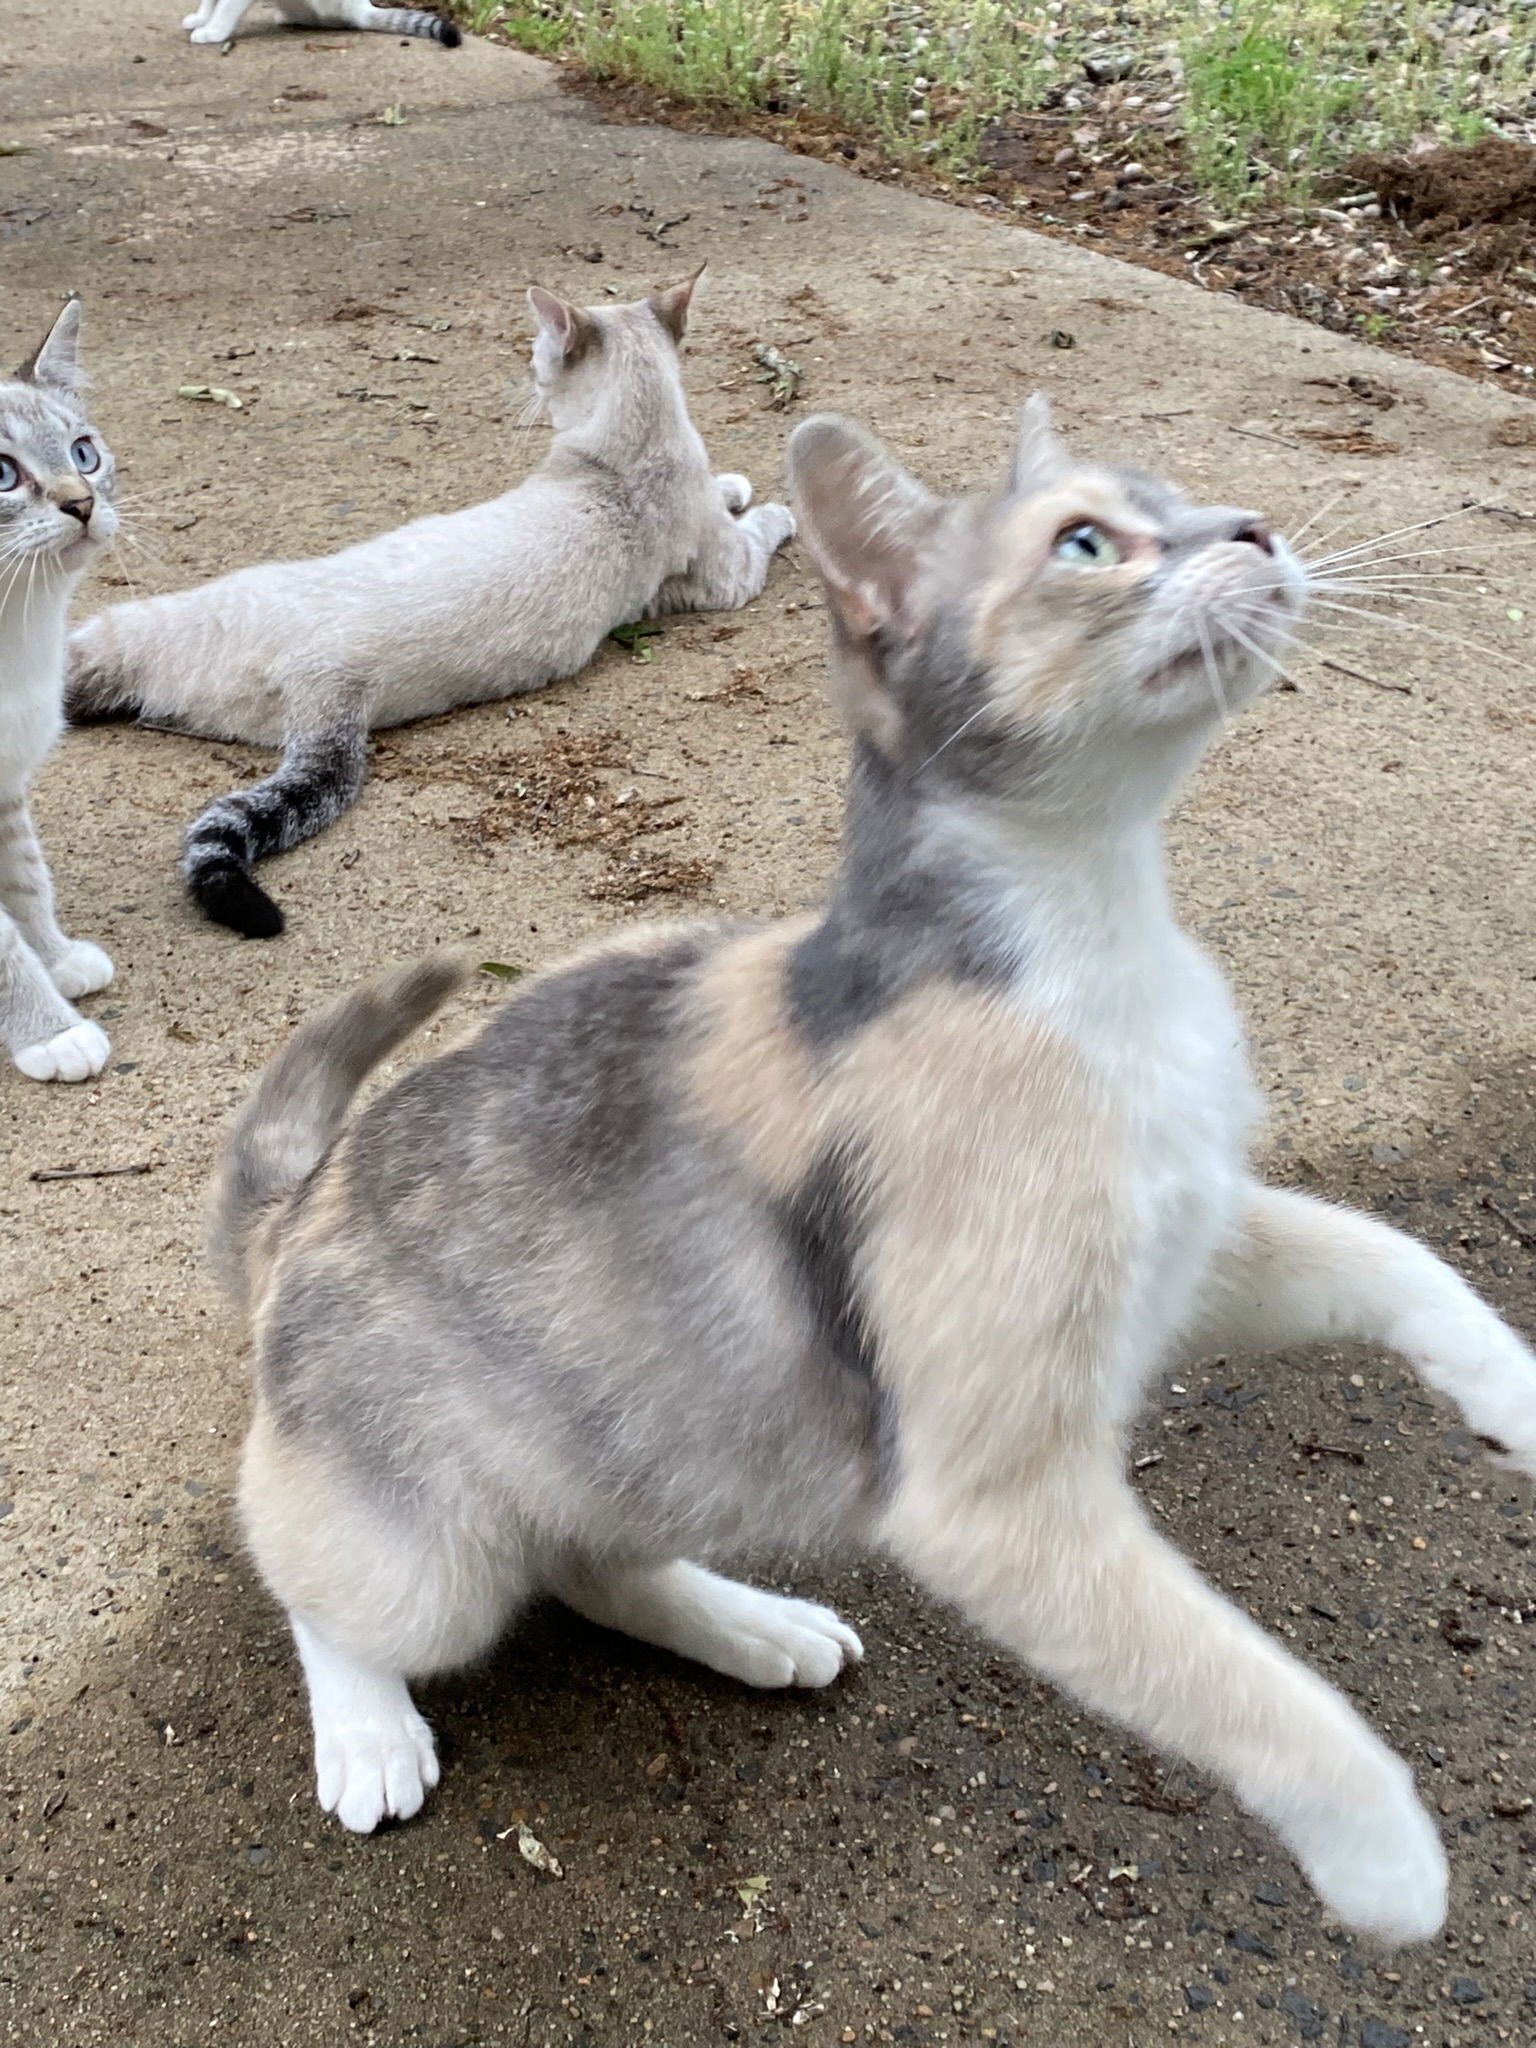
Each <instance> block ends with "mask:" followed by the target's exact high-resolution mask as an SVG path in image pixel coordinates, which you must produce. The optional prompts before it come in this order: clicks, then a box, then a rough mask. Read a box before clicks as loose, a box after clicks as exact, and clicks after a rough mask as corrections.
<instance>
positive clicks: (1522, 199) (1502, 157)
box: [1350, 135, 1536, 234]
mask: <svg viewBox="0 0 1536 2048" xmlns="http://www.w3.org/2000/svg"><path fill="white" fill-rule="evenodd" d="M1350 172H1351V175H1352V176H1353V177H1354V178H1355V179H1356V180H1357V181H1358V182H1359V183H1360V184H1362V185H1369V186H1370V188H1371V190H1372V191H1373V192H1374V193H1375V194H1376V195H1377V197H1378V198H1379V199H1380V201H1381V203H1382V205H1383V206H1386V207H1390V209H1391V210H1392V212H1393V214H1394V215H1395V216H1396V217H1397V219H1399V220H1402V221H1406V222H1408V224H1409V225H1410V226H1412V227H1426V228H1428V229H1429V230H1430V232H1431V233H1434V234H1445V233H1448V232H1450V230H1452V229H1453V228H1473V227H1493V226H1497V225H1499V224H1501V223H1504V222H1515V221H1520V222H1525V223H1528V224H1533V225H1536V146H1533V145H1532V144H1531V143H1529V142H1506V141H1505V140H1504V138H1503V137H1502V136H1499V135H1485V136H1484V137H1483V138H1482V140H1481V141H1480V142H1474V143H1471V144H1469V145H1468V146H1466V147H1464V148H1448V149H1428V150H1424V151H1422V152H1421V153H1420V154H1418V155H1414V156H1366V157H1359V158H1357V159H1356V161H1355V162H1354V163H1353V164H1352V165H1351V166H1350Z"/></svg>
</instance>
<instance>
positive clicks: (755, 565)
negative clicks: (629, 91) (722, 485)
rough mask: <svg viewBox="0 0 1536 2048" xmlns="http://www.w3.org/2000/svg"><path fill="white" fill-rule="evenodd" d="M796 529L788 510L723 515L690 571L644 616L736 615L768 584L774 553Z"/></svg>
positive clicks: (666, 586) (667, 586)
mask: <svg viewBox="0 0 1536 2048" xmlns="http://www.w3.org/2000/svg"><path fill="white" fill-rule="evenodd" d="M717 481H719V480H718V479H717ZM794 530H795V517H794V514H793V513H792V512H791V511H790V509H789V507H788V506H787V505H753V506H751V507H750V508H749V509H748V510H747V511H745V512H743V513H742V514H741V515H740V517H739V518H732V517H731V516H730V514H729V513H724V514H723V516H722V518H721V519H720V522H719V524H718V525H711V527H710V528H709V530H708V532H707V533H706V535H705V537H704V539H703V540H702V541H701V543H700V546H699V552H698V555H697V557H696V558H695V560H694V561H693V563H692V564H691V565H690V566H689V568H688V569H687V570H685V571H684V573H683V574H682V575H681V576H672V577H669V578H668V579H667V581H666V582H665V583H663V584H662V586H661V588H660V590H659V591H658V592H657V593H656V596H655V597H654V599H653V600H652V601H651V603H650V604H648V605H647V606H646V608H645V616H646V617H647V618H648V619H655V618H660V617H662V616H663V615H664V614H666V613H667V612H713V611H736V610H737V609H739V607H740V606H742V605H744V604H749V603H750V602H751V600H752V599H753V598H754V597H756V596H757V594H758V592H759V591H760V590H761V589H762V587H763V585H764V584H765V583H766V582H767V580H768V564H769V563H770V562H771V561H772V560H773V557H774V552H775V550H776V549H778V548H781V547H782V546H783V545H784V543H785V541H787V540H788V539H789V538H790V536H791V535H792V534H793V533H794Z"/></svg>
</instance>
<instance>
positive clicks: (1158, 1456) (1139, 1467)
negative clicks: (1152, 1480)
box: [1131, 1451, 1164, 1472]
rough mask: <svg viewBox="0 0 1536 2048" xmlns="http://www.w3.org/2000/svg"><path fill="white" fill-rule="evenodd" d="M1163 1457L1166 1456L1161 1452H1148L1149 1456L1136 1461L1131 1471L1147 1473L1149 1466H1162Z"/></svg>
mask: <svg viewBox="0 0 1536 2048" xmlns="http://www.w3.org/2000/svg"><path fill="white" fill-rule="evenodd" d="M1163 1455H1164V1454H1163V1453H1162V1452H1161V1451H1148V1453H1147V1455H1146V1456H1145V1457H1144V1458H1138V1459H1137V1460H1136V1462H1135V1464H1134V1465H1133V1466H1132V1467H1131V1470H1132V1471H1133V1472H1145V1471H1146V1469H1147V1467H1148V1466H1149V1465H1161V1463H1162V1462H1163Z"/></svg>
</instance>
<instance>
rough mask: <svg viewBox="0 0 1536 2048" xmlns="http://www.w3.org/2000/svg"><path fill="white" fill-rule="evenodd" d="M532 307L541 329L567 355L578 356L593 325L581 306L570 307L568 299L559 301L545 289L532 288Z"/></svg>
mask: <svg viewBox="0 0 1536 2048" xmlns="http://www.w3.org/2000/svg"><path fill="white" fill-rule="evenodd" d="M528 304H529V306H530V307H531V308H532V310H533V317H534V318H535V319H536V320H537V321H538V323H539V326H540V328H541V329H542V330H543V331H544V333H546V334H548V335H549V336H550V337H551V339H552V340H553V341H554V343H555V346H556V347H557V348H558V349H559V350H560V351H561V353H562V354H563V355H567V356H573V355H575V354H577V353H578V351H579V349H580V348H581V346H582V345H583V344H584V343H585V341H586V339H587V335H588V332H589V330H590V328H591V322H590V321H589V320H588V319H587V316H586V314H585V313H583V312H582V310H581V308H580V307H579V306H568V305H567V304H566V302H565V300H564V299H557V298H556V297H555V295H554V293H553V292H547V291H545V289H544V287H543V286H542V285H538V284H535V285H530V286H529V288H528Z"/></svg>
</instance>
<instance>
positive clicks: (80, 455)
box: [69, 434, 101, 476]
mask: <svg viewBox="0 0 1536 2048" xmlns="http://www.w3.org/2000/svg"><path fill="white" fill-rule="evenodd" d="M69 459H70V461H71V462H72V463H73V464H74V465H75V467H76V469H78V470H79V472H80V474H81V475H82V476H94V475H95V474H96V472H97V470H98V469H100V467H101V450H100V449H99V448H98V447H97V446H96V443H95V442H94V441H93V440H92V439H91V437H90V435H89V434H82V435H81V436H80V438H79V440H78V441H77V442H76V443H75V445H74V447H73V448H71V449H70V451H69Z"/></svg>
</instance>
